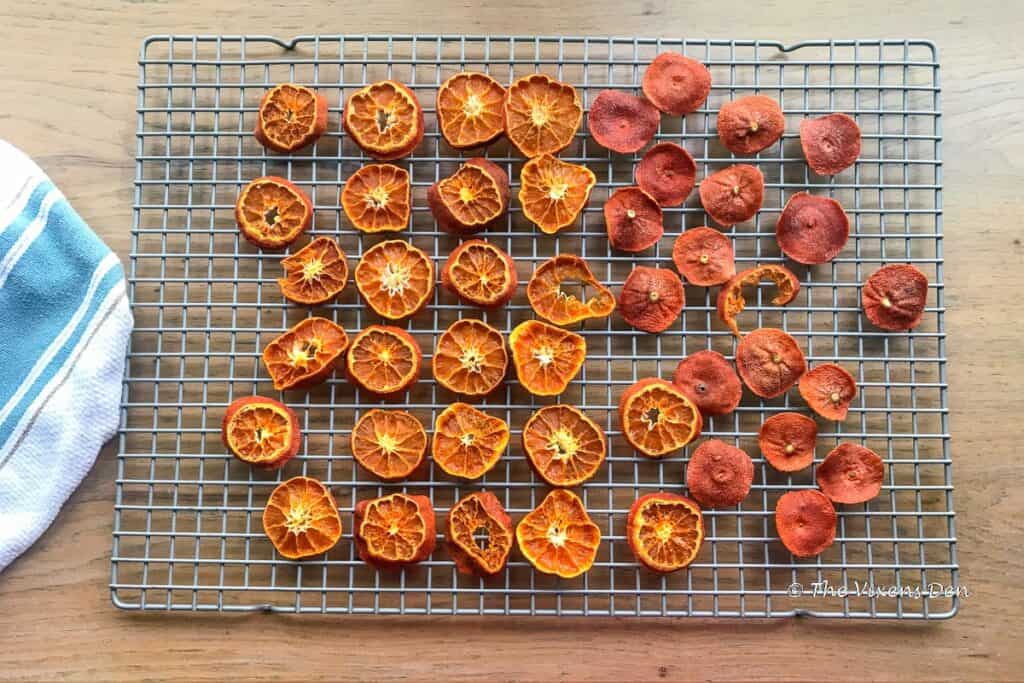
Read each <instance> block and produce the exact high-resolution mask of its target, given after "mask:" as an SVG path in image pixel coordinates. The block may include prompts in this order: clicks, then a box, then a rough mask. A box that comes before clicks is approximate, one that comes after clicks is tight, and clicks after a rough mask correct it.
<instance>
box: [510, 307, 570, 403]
mask: <svg viewBox="0 0 1024 683" xmlns="http://www.w3.org/2000/svg"><path fill="white" fill-rule="evenodd" d="M508 345H509V347H510V348H511V349H512V364H513V365H515V367H516V376H517V377H518V378H519V383H520V384H522V385H523V388H524V389H526V390H527V391H529V392H530V393H531V394H534V395H535V396H557V395H558V394H560V393H562V392H563V391H565V389H566V387H568V386H569V382H571V381H572V379H573V377H575V376H576V374H577V373H578V372H579V371H580V368H582V367H583V361H584V360H585V359H586V357H587V342H586V340H584V339H583V337H582V336H580V335H578V334H576V333H575V332H570V331H568V330H563V329H562V328H560V327H555V326H554V325H548V324H547V323H543V322H541V321H539V320H527V321H525V322H522V323H519V324H518V325H516V327H515V329H513V330H512V333H511V334H510V335H509V336H508Z"/></svg>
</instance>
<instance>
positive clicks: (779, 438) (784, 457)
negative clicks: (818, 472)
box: [757, 413, 818, 472]
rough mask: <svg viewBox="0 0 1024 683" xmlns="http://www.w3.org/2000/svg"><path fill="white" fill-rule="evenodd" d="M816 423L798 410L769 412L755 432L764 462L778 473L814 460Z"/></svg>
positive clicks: (799, 468)
mask: <svg viewBox="0 0 1024 683" xmlns="http://www.w3.org/2000/svg"><path fill="white" fill-rule="evenodd" d="M817 442H818V424H817V423H816V422H815V421H814V420H812V419H811V418H809V417H807V416H806V415H801V414H800V413H779V414H778V415H772V416H771V417H769V418H768V419H767V420H765V421H764V423H763V424H762V425H761V429H760V430H759V431H758V433H757V445H758V446H760V448H761V455H763V456H764V459H765V460H767V461H768V464H769V465H771V466H772V467H774V468H775V469H777V470H778V471H780V472H797V471H799V470H802V469H803V468H805V467H808V466H810V464H811V463H812V462H814V446H815V445H816V444H817Z"/></svg>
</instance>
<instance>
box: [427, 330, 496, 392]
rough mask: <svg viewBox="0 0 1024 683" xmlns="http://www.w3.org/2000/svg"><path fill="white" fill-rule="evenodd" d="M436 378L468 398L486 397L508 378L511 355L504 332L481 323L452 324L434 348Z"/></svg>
mask: <svg viewBox="0 0 1024 683" xmlns="http://www.w3.org/2000/svg"><path fill="white" fill-rule="evenodd" d="M433 366H434V379H436V380H437V382H438V384H440V385H441V386H443V387H444V388H446V389H448V390H450V391H454V392H455V393H457V394H465V395H467V396H486V395H487V394H489V393H491V392H492V391H494V390H495V389H496V388H497V387H498V386H499V385H500V384H501V383H502V381H503V380H504V379H505V372H506V371H507V370H508V352H507V351H506V350H505V338H504V337H502V336H501V332H498V330H496V329H494V328H493V327H491V326H490V325H488V324H487V323H485V322H484V321H482V320H475V319H473V318H464V319H462V320H456V321H455V322H453V323H452V324H451V325H450V326H449V327H448V329H447V330H445V331H444V333H443V334H442V335H441V336H440V337H438V339H437V346H436V347H435V348H434V359H433Z"/></svg>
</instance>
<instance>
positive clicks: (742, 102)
mask: <svg viewBox="0 0 1024 683" xmlns="http://www.w3.org/2000/svg"><path fill="white" fill-rule="evenodd" d="M785 129H786V117H785V116H783V114H782V107H780V106H779V103H778V102H776V101H775V100H773V99H772V98H770V97H766V96H764V95H748V96H746V97H739V98H737V99H735V100H733V101H731V102H726V103H725V104H723V105H722V108H721V109H719V110H718V138H719V139H720V140H721V141H722V144H723V145H725V147H726V149H728V150H729V151H730V152H734V153H736V154H757V153H758V152H760V151H762V150H764V149H767V148H769V147H771V146H772V145H774V144H775V143H776V142H778V141H779V140H780V139H781V138H782V133H783V132H784V131H785Z"/></svg>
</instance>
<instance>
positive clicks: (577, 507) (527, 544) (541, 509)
mask: <svg viewBox="0 0 1024 683" xmlns="http://www.w3.org/2000/svg"><path fill="white" fill-rule="evenodd" d="M516 542H517V544H518V545H519V550H520V552H522V553H523V556H524V557H525V558H526V559H527V561H528V562H529V563H530V564H532V565H533V566H534V568H535V569H537V571H540V572H543V573H545V574H554V575H555V576H559V577H561V578H563V579H571V578H574V577H577V576H579V575H580V574H583V573H584V572H587V571H589V570H590V568H591V567H593V566H594V560H595V559H596V558H597V549H598V546H600V545H601V529H600V528H598V526H597V525H596V524H594V521H593V520H592V519H590V515H588V514H587V510H586V508H585V507H583V501H582V500H580V499H579V496H577V495H576V494H575V493H573V492H572V491H568V490H566V489H555V490H554V491H552V492H551V493H549V494H548V495H547V497H546V498H544V500H543V501H541V503H540V505H538V506H537V507H536V508H534V509H533V510H531V511H530V512H528V513H526V516H525V517H523V519H522V520H520V522H519V524H518V526H516Z"/></svg>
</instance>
